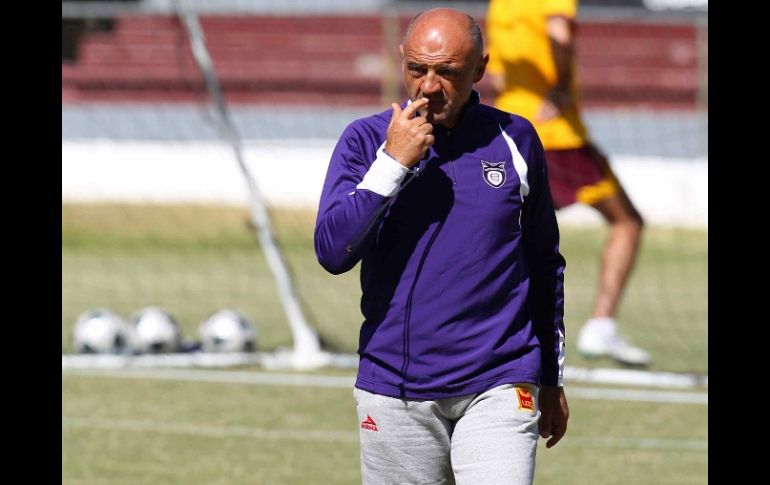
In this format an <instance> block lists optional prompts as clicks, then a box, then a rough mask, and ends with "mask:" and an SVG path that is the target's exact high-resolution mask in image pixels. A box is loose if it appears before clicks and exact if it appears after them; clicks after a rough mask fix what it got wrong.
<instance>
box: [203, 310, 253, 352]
mask: <svg viewBox="0 0 770 485" xmlns="http://www.w3.org/2000/svg"><path fill="white" fill-rule="evenodd" d="M200 337H201V344H202V345H203V350H204V351H205V352H254V349H255V348H256V346H257V331H256V328H255V327H254V324H253V323H251V321H249V319H248V318H246V316H244V315H243V314H242V313H240V312H237V311H235V310H230V309H224V310H219V311H217V312H215V313H214V314H213V315H211V316H210V317H208V318H207V319H206V320H204V321H203V323H202V324H201V326H200Z"/></svg>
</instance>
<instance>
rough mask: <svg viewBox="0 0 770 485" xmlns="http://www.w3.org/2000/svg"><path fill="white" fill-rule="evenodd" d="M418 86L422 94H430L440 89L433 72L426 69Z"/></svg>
mask: <svg viewBox="0 0 770 485" xmlns="http://www.w3.org/2000/svg"><path fill="white" fill-rule="evenodd" d="M420 88H421V90H422V94H423V95H424V96H430V95H431V94H436V93H438V92H440V91H441V83H440V82H438V79H437V78H436V74H435V73H434V72H432V71H428V74H427V75H426V76H425V78H424V79H423V81H422V84H421V85H420Z"/></svg>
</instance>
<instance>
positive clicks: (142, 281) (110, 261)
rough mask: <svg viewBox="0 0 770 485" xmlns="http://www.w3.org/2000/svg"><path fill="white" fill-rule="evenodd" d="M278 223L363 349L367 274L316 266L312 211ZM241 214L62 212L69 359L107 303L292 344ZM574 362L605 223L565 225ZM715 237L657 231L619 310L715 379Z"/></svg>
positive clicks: (647, 342)
mask: <svg viewBox="0 0 770 485" xmlns="http://www.w3.org/2000/svg"><path fill="white" fill-rule="evenodd" d="M272 213H273V217H274V227H275V230H276V233H277V238H278V240H279V243H280V245H281V247H282V249H283V251H284V253H285V258H286V261H287V264H288V265H289V267H290V270H291V271H292V273H293V275H294V277H295V284H296V287H297V292H298V294H299V296H300V298H301V300H302V302H303V306H304V308H305V309H306V312H307V316H308V319H309V320H310V321H311V322H312V323H313V325H315V326H316V328H318V330H319V331H320V333H321V335H322V336H323V338H324V340H325V341H326V342H327V343H328V344H329V345H330V346H331V347H332V348H334V349H336V350H340V351H346V352H353V351H355V349H356V346H357V339H358V328H359V325H360V323H361V315H360V309H359V299H360V289H359V283H358V269H357V268H356V269H354V270H352V271H350V272H348V273H346V274H344V275H340V276H332V275H329V274H328V273H326V272H325V271H324V270H323V269H322V268H321V267H320V266H319V265H318V263H317V262H316V259H315V253H314V251H313V245H312V230H313V223H314V219H315V214H314V212H313V211H298V210H274V211H273V212H272ZM248 219H249V217H248V213H247V211H246V209H242V208H228V207H208V206H140V205H62V352H69V351H71V349H72V342H71V337H70V335H71V331H72V326H73V324H74V321H75V319H76V318H77V316H78V315H79V314H80V313H82V312H84V311H86V310H88V309H91V308H97V307H107V308H110V309H112V310H114V311H116V312H119V313H120V314H123V315H124V316H126V317H128V316H130V315H131V314H133V313H134V312H136V311H137V310H138V309H139V308H141V307H144V306H147V305H161V306H163V307H165V308H166V309H168V310H169V311H170V312H171V313H172V314H173V315H174V316H175V317H176V318H177V319H178V320H179V321H180V324H181V325H182V328H183V331H184V333H185V335H186V336H188V337H196V336H197V331H198V325H199V324H200V322H201V321H202V320H203V319H204V318H205V317H206V316H207V315H208V314H210V313H212V312H213V311H215V310H217V309H219V308H222V307H226V306H227V307H234V308H237V309H239V310H241V311H243V312H244V313H246V314H247V315H249V316H250V317H251V318H252V319H253V320H254V321H255V323H256V325H257V327H258V331H259V343H258V347H259V348H260V349H262V350H271V349H274V348H276V347H278V346H290V345H291V334H290V331H289V327H288V325H287V322H286V318H285V316H284V313H283V309H282V307H281V305H280V301H279V299H278V294H277V292H276V289H275V284H274V281H273V278H272V275H271V273H270V271H269V269H268V268H267V266H266V263H265V261H264V257H263V255H262V253H261V251H260V249H259V246H258V244H257V243H256V238H255V234H254V232H253V229H251V228H250V226H249V223H248ZM561 232H562V252H563V254H564V256H565V258H566V259H567V271H566V274H565V279H566V282H565V286H566V304H565V324H566V328H567V342H568V361H567V363H568V364H569V365H574V366H589V367H593V366H602V367H607V366H609V367H613V366H615V364H614V363H613V362H611V361H608V360H598V361H594V360H590V361H589V360H585V359H583V358H581V357H580V356H579V355H578V354H577V352H576V351H575V350H574V338H573V337H574V336H575V334H576V333H577V329H578V328H579V327H580V325H581V324H582V323H583V321H585V319H586V318H588V316H589V315H590V313H591V305H592V303H593V298H594V292H595V288H596V281H597V272H598V254H599V251H600V250H601V245H602V243H603V240H604V238H605V237H606V230H605V229H604V228H575V227H562V228H561ZM707 298H708V235H707V232H706V231H698V230H685V229H665V228H655V227H648V228H647V230H646V232H645V235H644V241H643V244H642V249H641V253H640V256H639V260H638V263H637V265H636V268H635V271H634V273H633V274H632V276H631V279H630V282H629V286H628V288H627V290H626V293H625V296H624V300H623V302H622V305H621V308H620V314H619V320H618V321H619V325H620V327H621V329H622V331H623V332H624V333H626V334H627V335H628V336H629V337H630V338H631V340H632V341H633V342H634V343H637V344H639V345H641V346H643V347H644V348H647V349H649V351H650V352H651V353H652V356H653V359H654V362H653V366H652V368H653V369H654V370H665V371H676V372H700V373H706V372H708V359H707V348H708V334H707V317H708V303H707Z"/></svg>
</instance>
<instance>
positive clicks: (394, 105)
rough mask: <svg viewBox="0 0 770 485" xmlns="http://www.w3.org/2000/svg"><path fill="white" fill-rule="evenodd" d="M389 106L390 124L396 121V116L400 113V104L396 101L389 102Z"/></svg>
mask: <svg viewBox="0 0 770 485" xmlns="http://www.w3.org/2000/svg"><path fill="white" fill-rule="evenodd" d="M390 107H391V108H393V115H392V116H391V117H390V125H392V124H393V123H395V122H396V118H398V116H399V115H400V114H401V105H399V104H398V103H390Z"/></svg>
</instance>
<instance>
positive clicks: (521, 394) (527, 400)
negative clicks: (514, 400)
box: [515, 386, 535, 411]
mask: <svg viewBox="0 0 770 485" xmlns="http://www.w3.org/2000/svg"><path fill="white" fill-rule="evenodd" d="M515 389H516V396H518V398H519V409H527V410H529V411H534V410H535V406H534V404H533V401H532V393H531V392H529V391H528V390H527V389H525V388H523V387H518V386H517V387H516V388H515Z"/></svg>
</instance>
